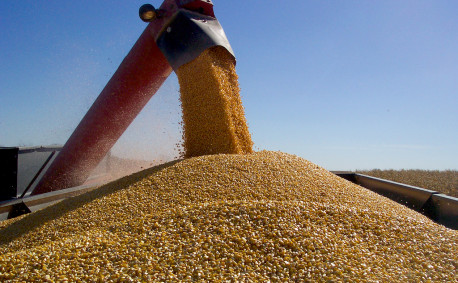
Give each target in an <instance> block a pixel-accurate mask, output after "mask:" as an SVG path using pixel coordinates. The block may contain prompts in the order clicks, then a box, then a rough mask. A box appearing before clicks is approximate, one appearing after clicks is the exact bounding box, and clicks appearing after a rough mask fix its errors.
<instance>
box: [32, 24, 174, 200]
mask: <svg viewBox="0 0 458 283" xmlns="http://www.w3.org/2000/svg"><path fill="white" fill-rule="evenodd" d="M153 29H154V27H153V23H151V24H149V25H148V26H147V27H146V29H145V31H144V32H143V33H142V35H141V36H140V38H139V39H138V40H137V42H136V43H135V45H134V46H133V48H132V49H131V50H130V52H129V54H128V55H127V56H126V58H125V59H124V60H123V61H122V63H121V65H120V66H119V68H118V70H117V71H116V72H115V74H114V75H113V77H112V78H111V79H110V81H109V82H108V83H107V85H106V86H105V88H104V89H103V90H102V92H101V93H100V95H99V97H98V98H97V100H96V101H95V102H94V104H93V105H92V107H91V108H90V109H89V111H88V112H87V114H86V115H85V116H84V118H83V119H82V121H81V122H80V124H79V125H78V127H77V128H76V129H75V131H74V132H73V134H72V135H71V136H70V138H69V139H68V141H67V142H66V144H65V145H64V147H63V149H62V151H61V152H60V153H59V155H58V156H57V157H56V159H55V160H54V162H53V163H52V164H51V167H50V168H49V169H48V170H47V172H46V174H45V175H44V177H43V178H42V179H41V181H40V183H39V184H38V185H37V187H36V188H35V190H34V191H33V193H32V194H33V195H37V194H41V193H45V192H50V191H54V190H60V189H64V188H69V187H73V186H78V185H80V184H82V183H84V181H86V179H87V178H88V176H89V174H90V173H91V171H92V170H93V169H94V168H95V167H96V166H97V165H98V164H99V162H100V161H101V160H102V159H103V158H104V156H105V155H106V154H107V152H108V151H109V150H110V149H111V148H112V146H113V145H114V144H115V143H116V141H117V140H118V139H119V137H121V135H122V134H123V133H124V131H125V130H126V129H127V127H128V126H129V125H130V124H131V122H132V121H133V120H134V119H135V117H136V116H137V115H138V114H139V113H140V111H141V110H142V109H143V107H144V106H145V105H146V104H147V102H148V101H149V100H150V98H151V97H152V96H153V95H154V94H155V93H156V91H157V90H158V89H159V87H160V86H161V85H162V83H163V82H164V81H165V79H166V78H167V77H168V76H169V75H170V73H171V72H172V68H171V67H170V65H169V63H168V62H167V60H166V59H165V57H164V55H162V53H161V51H160V50H159V48H158V47H157V45H156V42H155V41H154V38H153V37H152V36H151V35H152V33H153Z"/></svg>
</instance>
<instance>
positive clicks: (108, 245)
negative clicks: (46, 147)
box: [0, 151, 458, 282]
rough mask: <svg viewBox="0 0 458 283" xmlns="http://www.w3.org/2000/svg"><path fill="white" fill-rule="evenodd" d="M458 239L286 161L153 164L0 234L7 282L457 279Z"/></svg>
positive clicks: (254, 157)
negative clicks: (159, 165) (153, 165)
mask: <svg viewBox="0 0 458 283" xmlns="http://www.w3.org/2000/svg"><path fill="white" fill-rule="evenodd" d="M457 244H458V232H457V231H454V230H449V229H447V228H445V227H443V226H441V225H438V224H435V223H433V222H432V221H430V220H429V219H427V218H426V217H424V216H422V215H420V214H418V213H416V212H414V211H412V210H409V209H408V208H406V207H404V206H402V205H399V204H397V203H394V202H392V201H390V200H388V199H386V198H384V197H381V196H379V195H377V194H375V193H372V192H370V191H368V190H366V189H363V188H361V187H359V186H356V185H354V184H352V183H350V182H347V181H345V180H343V179H341V178H338V177H337V176H335V175H333V174H331V173H330V172H328V171H326V170H324V169H322V168H320V167H318V166H316V165H314V164H312V163H310V162H308V161H306V160H304V159H301V158H299V157H296V156H293V155H288V154H284V153H279V152H277V153H275V152H266V151H263V152H257V153H253V154H248V155H237V154H233V155H209V156H201V157H195V158H190V159H185V160H183V161H178V162H175V163H173V164H166V165H163V166H161V167H155V168H152V169H148V170H146V171H143V172H140V173H138V174H135V175H132V176H129V177H125V178H123V179H120V180H118V181H115V182H113V183H111V184H108V185H105V186H103V187H101V188H99V189H97V190H94V191H91V192H89V193H87V194H84V195H81V196H78V197H75V198H72V199H67V200H64V201H62V202H60V203H58V204H56V205H54V206H52V207H49V208H47V209H44V210H41V211H38V212H35V213H32V214H29V215H28V216H26V217H24V218H22V219H20V220H17V221H12V222H9V223H8V224H7V225H4V227H2V228H0V281H43V280H49V281H60V282H66V281H67V282H75V281H78V280H79V281H97V280H98V281H101V282H104V281H119V280H120V281H125V282H129V281H134V282H138V281H167V280H173V281H174V280H177V281H222V280H230V281H247V280H253V281H267V280H271V281H282V280H291V281H327V280H330V281H348V282H359V281H365V282H393V281H396V282H419V281H428V280H431V281H442V282H456V281H457V280H458V278H457V273H456V267H457V257H458V248H457V246H458V245H457Z"/></svg>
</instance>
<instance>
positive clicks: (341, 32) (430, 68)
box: [0, 0, 458, 170]
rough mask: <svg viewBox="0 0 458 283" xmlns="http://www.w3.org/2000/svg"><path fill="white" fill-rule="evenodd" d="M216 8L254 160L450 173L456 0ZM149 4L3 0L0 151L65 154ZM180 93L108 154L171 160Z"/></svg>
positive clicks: (163, 100) (163, 93) (157, 102)
mask: <svg viewBox="0 0 458 283" xmlns="http://www.w3.org/2000/svg"><path fill="white" fill-rule="evenodd" d="M213 2H214V5H215V13H216V16H217V17H218V19H219V21H220V22H221V24H222V26H223V27H224V30H225V32H226V34H227V36H228V38H229V41H230V43H231V45H232V47H233V49H234V52H235V54H236V57H237V72H238V75H239V82H240V86H241V89H242V100H243V103H244V106H245V111H246V117H247V120H248V123H249V127H250V131H251V133H252V136H253V140H254V142H255V148H256V149H268V150H281V151H284V152H288V153H293V154H296V155H299V156H301V157H304V158H306V159H308V160H310V161H312V162H314V163H317V164H318V165H321V166H323V167H325V168H327V169H330V170H355V169H372V168H381V169H386V168H394V169H402V168H404V169H412V168H419V169H458V130H457V129H458V111H457V110H456V109H458V52H457V50H458V17H456V11H458V1H454V0H453V1H452V0H450V1H440V0H439V1H438V0H434V1H433V0H431V1H422V0H415V1H409V0H404V1H389V0H384V1H362V0H361V1H288V0H285V1H246V0H245V1H239V0H235V1H222V0H214V1H213ZM144 3H148V2H145V1H127V0H125V1H104V0H100V1H88V0H83V1H30V0H23V1H13V0H3V1H0V51H1V52H0V145H3V146H17V145H25V146H34V145H47V144H63V143H65V141H66V139H67V138H68V137H69V136H70V134H71V133H72V131H73V129H74V128H75V127H76V126H77V125H78V123H79V121H80V120H81V118H82V117H83V116H84V114H85V112H86V111H87V109H88V108H89V107H90V106H91V104H92V102H93V101H94V100H95V99H96V97H97V96H98V94H99V93H100V91H101V90H102V88H103V87H104V86H105V84H106V83H107V81H108V80H109V78H110V77H111V75H112V74H113V73H114V71H115V70H116V68H117V66H118V65H119V63H120V62H121V61H122V59H123V58H124V56H125V55H126V54H127V53H128V52H129V50H130V48H131V47H132V45H133V44H134V42H135V41H136V39H137V38H138V36H139V35H140V34H141V32H142V31H143V29H144V28H145V26H146V25H145V24H144V23H143V22H141V21H140V20H139V18H138V8H139V6H140V5H142V4H144ZM149 3H151V4H153V5H155V6H159V5H160V3H161V1H151V2H149ZM178 89H179V86H178V83H177V79H176V76H175V75H172V76H171V77H170V78H169V79H168V80H167V81H166V82H165V84H164V85H163V87H162V88H161V90H160V91H159V92H158V93H157V94H156V95H155V96H154V97H153V99H152V100H151V101H150V103H149V104H148V105H147V106H146V107H145V109H144V110H143V111H142V113H141V114H140V115H139V117H138V118H137V119H136V120H135V121H134V123H133V124H132V125H131V127H129V129H128V130H127V131H126V133H125V134H124V136H123V137H122V138H121V139H120V141H119V142H118V143H117V144H116V145H115V148H114V149H113V151H114V152H115V153H119V154H120V155H125V156H129V157H135V158H139V157H142V158H147V159H168V158H170V157H171V156H172V155H173V154H175V153H174V151H173V148H174V147H175V144H176V143H177V142H178V141H179V136H180V134H179V127H178V122H179V115H180V114H179V111H180V109H179V104H178Z"/></svg>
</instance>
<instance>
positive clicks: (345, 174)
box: [332, 171, 458, 230]
mask: <svg viewBox="0 0 458 283" xmlns="http://www.w3.org/2000/svg"><path fill="white" fill-rule="evenodd" d="M332 173H334V174H335V175H337V176H339V177H341V178H344V179H346V180H348V181H350V182H352V183H355V184H357V185H360V186H362V187H364V188H366V189H369V190H371V191H373V192H376V193H378V194H380V195H382V196H385V197H388V198H390V199H391V200H394V201H396V202H398V203H400V204H402V205H405V206H407V207H408V208H411V209H413V210H415V211H417V212H420V213H421V214H423V215H425V216H427V217H429V218H430V219H431V220H433V221H435V222H436V223H439V224H441V225H444V226H445V227H447V228H450V229H455V230H458V198H455V197H451V196H447V195H444V194H441V193H439V192H437V191H432V190H427V189H423V188H420V187H415V186H410V185H406V184H402V183H397V182H393V181H389V180H385V179H380V178H376V177H372V176H367V175H363V174H359V173H354V172H349V171H332Z"/></svg>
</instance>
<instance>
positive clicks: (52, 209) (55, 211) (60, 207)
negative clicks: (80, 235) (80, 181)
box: [0, 160, 181, 245]
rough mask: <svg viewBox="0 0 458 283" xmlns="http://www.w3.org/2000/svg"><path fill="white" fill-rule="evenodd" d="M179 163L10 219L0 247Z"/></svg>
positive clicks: (140, 173) (1, 236)
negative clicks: (135, 181)
mask: <svg viewBox="0 0 458 283" xmlns="http://www.w3.org/2000/svg"><path fill="white" fill-rule="evenodd" d="M180 161H181V160H175V161H171V162H167V163H164V164H161V165H157V166H154V167H151V168H148V169H145V170H142V171H140V172H137V173H134V174H131V175H129V176H125V177H123V178H120V179H118V180H115V181H113V182H110V183H108V184H105V185H103V186H101V187H99V188H97V189H95V190H93V191H90V192H88V193H85V194H82V195H79V196H76V197H73V198H68V199H64V200H62V201H61V202H59V203H57V204H55V205H52V206H49V207H47V208H44V209H42V210H39V211H36V212H35V213H32V214H26V215H24V216H23V217H21V218H19V219H18V220H17V219H12V222H13V223H11V224H10V225H9V226H7V227H5V228H3V229H1V227H0V245H4V244H8V243H9V242H11V241H13V240H14V239H16V238H19V237H21V236H22V235H23V234H25V233H27V232H29V231H31V230H33V229H36V228H38V227H41V226H43V225H45V224H46V223H47V222H48V221H51V220H54V219H57V218H59V217H62V216H63V215H65V214H66V213H68V212H70V211H72V210H75V209H78V208H80V207H82V206H84V205H85V204H87V203H90V202H92V201H93V200H95V199H98V198H102V197H104V196H108V195H110V194H113V193H115V192H117V191H119V190H124V189H127V188H128V187H129V185H130V184H131V183H132V180H140V179H143V178H146V177H148V176H150V175H152V174H154V173H156V172H159V171H160V170H163V169H165V168H167V167H170V166H173V165H174V164H176V163H177V162H180Z"/></svg>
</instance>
